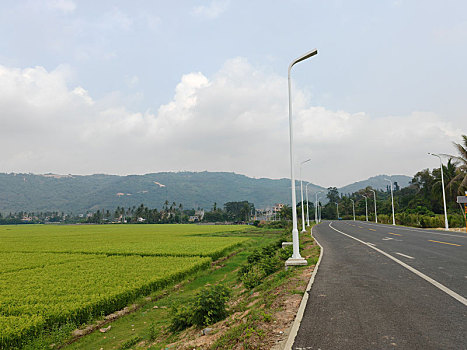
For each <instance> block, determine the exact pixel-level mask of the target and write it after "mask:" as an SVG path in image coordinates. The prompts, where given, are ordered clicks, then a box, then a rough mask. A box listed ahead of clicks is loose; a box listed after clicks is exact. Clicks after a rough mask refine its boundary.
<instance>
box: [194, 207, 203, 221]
mask: <svg viewBox="0 0 467 350" xmlns="http://www.w3.org/2000/svg"><path fill="white" fill-rule="evenodd" d="M195 216H197V217H198V220H199V221H201V220H203V219H204V210H203V209H201V210H195Z"/></svg>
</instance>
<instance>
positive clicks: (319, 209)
mask: <svg viewBox="0 0 467 350" xmlns="http://www.w3.org/2000/svg"><path fill="white" fill-rule="evenodd" d="M320 198H321V197H318V199H317V200H316V207H317V208H318V223H319V222H321V205H320V204H319V200H320Z"/></svg>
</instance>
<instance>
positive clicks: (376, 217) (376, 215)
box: [370, 190, 378, 223]
mask: <svg viewBox="0 0 467 350" xmlns="http://www.w3.org/2000/svg"><path fill="white" fill-rule="evenodd" d="M370 191H371V192H373V195H374V198H375V222H376V223H378V214H376V191H373V190H370Z"/></svg>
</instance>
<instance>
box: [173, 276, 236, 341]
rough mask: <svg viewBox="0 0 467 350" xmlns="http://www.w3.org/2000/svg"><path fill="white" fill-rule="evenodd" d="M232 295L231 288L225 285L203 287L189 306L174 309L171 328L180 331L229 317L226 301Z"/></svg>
mask: <svg viewBox="0 0 467 350" xmlns="http://www.w3.org/2000/svg"><path fill="white" fill-rule="evenodd" d="M230 295H231V292H230V289H228V288H227V287H225V286H223V285H215V286H209V287H205V288H203V289H202V290H201V291H200V292H199V293H198V294H196V296H195V297H194V299H193V300H191V301H189V302H188V306H186V307H183V308H181V309H176V308H174V309H173V316H172V320H171V323H170V330H171V331H173V332H178V331H181V330H184V329H186V328H188V327H191V326H193V325H195V326H198V327H203V326H207V325H210V324H213V323H216V322H218V321H221V320H223V319H224V318H226V317H227V314H228V313H227V308H226V303H227V301H228V300H229V298H230Z"/></svg>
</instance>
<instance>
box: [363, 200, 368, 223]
mask: <svg viewBox="0 0 467 350" xmlns="http://www.w3.org/2000/svg"><path fill="white" fill-rule="evenodd" d="M363 197H365V217H366V221H368V197H367V196H365V195H363Z"/></svg>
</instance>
